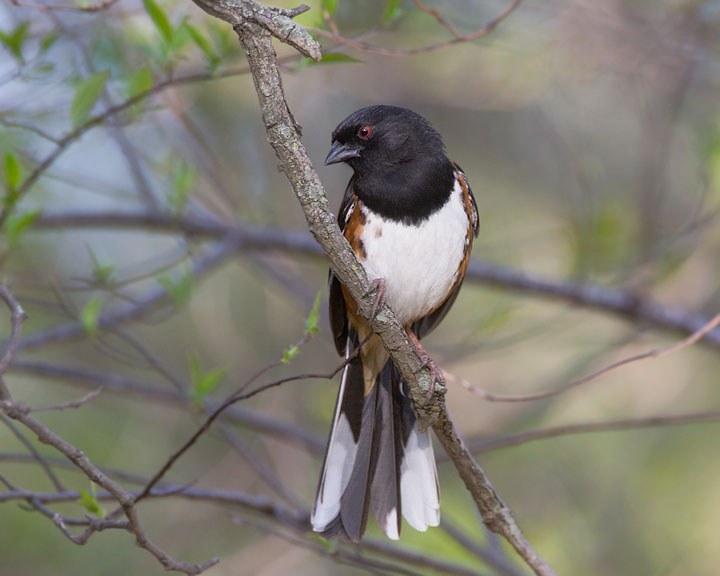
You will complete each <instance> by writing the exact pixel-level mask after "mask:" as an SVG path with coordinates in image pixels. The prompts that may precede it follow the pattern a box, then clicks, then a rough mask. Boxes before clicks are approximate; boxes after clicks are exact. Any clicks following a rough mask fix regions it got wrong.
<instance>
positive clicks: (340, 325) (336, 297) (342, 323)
mask: <svg viewBox="0 0 720 576" xmlns="http://www.w3.org/2000/svg"><path fill="white" fill-rule="evenodd" d="M354 180H355V176H353V177H352V178H350V182H348V185H347V188H345V196H343V200H342V203H341V204H340V211H339V212H338V224H339V225H340V230H342V231H343V232H344V231H345V226H346V224H347V219H348V218H349V216H350V214H351V213H352V211H353V209H354V205H353V181H354ZM328 283H329V286H330V289H329V291H330V297H329V306H330V329H331V330H332V334H333V338H334V340H335V348H336V349H337V351H338V354H340V355H341V356H344V355H345V346H346V345H347V338H348V321H347V310H346V309H345V298H344V296H343V293H342V285H341V284H340V280H338V279H337V278H335V275H334V274H333V273H332V270H330V273H329V276H328Z"/></svg>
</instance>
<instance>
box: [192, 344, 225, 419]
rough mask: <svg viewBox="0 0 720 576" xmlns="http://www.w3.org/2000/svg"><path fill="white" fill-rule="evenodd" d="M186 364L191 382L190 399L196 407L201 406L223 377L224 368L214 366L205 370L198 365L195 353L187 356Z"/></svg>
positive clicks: (198, 361)
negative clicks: (188, 367)
mask: <svg viewBox="0 0 720 576" xmlns="http://www.w3.org/2000/svg"><path fill="white" fill-rule="evenodd" d="M188 364H189V366H190V380H191V382H192V387H193V388H192V400H193V404H195V406H197V407H199V408H200V407H202V404H203V400H204V399H205V397H206V396H207V395H208V394H210V393H212V391H213V390H215V388H217V386H218V384H220V382H221V380H222V379H223V378H224V377H225V369H224V368H214V369H213V370H209V371H208V372H205V371H204V370H203V368H202V366H201V365H200V360H199V359H198V357H197V354H191V355H189V356H188Z"/></svg>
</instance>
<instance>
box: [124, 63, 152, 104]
mask: <svg viewBox="0 0 720 576" xmlns="http://www.w3.org/2000/svg"><path fill="white" fill-rule="evenodd" d="M152 87H153V75H152V71H151V70H150V67H149V66H147V65H145V66H143V67H142V68H140V69H138V70H136V71H135V72H134V73H133V74H132V75H131V76H129V77H128V79H127V95H128V98H132V97H134V96H137V95H138V94H142V93H143V92H147V91H148V90H150V89H151V88H152Z"/></svg>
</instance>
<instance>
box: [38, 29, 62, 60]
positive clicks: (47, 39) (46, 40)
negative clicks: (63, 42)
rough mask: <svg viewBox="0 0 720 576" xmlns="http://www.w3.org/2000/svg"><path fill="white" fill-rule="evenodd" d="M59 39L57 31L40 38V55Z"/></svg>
mask: <svg viewBox="0 0 720 576" xmlns="http://www.w3.org/2000/svg"><path fill="white" fill-rule="evenodd" d="M58 38H60V34H58V32H57V30H51V31H50V32H48V33H47V34H45V36H43V37H42V39H41V40H40V53H41V54H45V52H47V51H48V50H50V48H52V46H53V44H55V42H57V39H58Z"/></svg>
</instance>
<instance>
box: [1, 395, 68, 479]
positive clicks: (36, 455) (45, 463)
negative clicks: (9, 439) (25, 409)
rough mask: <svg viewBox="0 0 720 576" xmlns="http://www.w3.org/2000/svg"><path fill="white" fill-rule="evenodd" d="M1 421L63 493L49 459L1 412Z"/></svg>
mask: <svg viewBox="0 0 720 576" xmlns="http://www.w3.org/2000/svg"><path fill="white" fill-rule="evenodd" d="M2 402H3V403H4V402H7V400H3V401H2ZM0 420H2V421H3V423H4V424H5V425H6V426H7V427H8V428H10V431H11V432H12V433H13V434H14V435H15V437H16V438H17V439H18V440H19V441H20V443H21V444H22V445H23V446H25V448H26V449H27V451H28V452H30V456H31V457H32V459H33V460H34V461H35V462H37V463H38V464H40V467H41V468H42V469H43V471H44V472H45V474H46V475H47V477H48V478H49V479H50V482H52V484H53V486H55V489H56V490H57V491H58V492H62V491H63V490H65V487H64V486H63V484H62V482H60V479H59V478H58V476H57V474H55V471H54V470H53V469H52V467H51V466H50V464H49V463H48V461H47V459H46V458H45V457H44V456H43V455H42V454H40V452H38V451H37V449H36V448H35V446H33V444H32V442H30V440H28V439H27V438H26V437H25V434H23V433H22V432H21V431H20V430H19V429H18V427H17V426H15V424H13V422H12V420H10V418H8V417H7V416H5V414H3V413H2V412H0Z"/></svg>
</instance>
